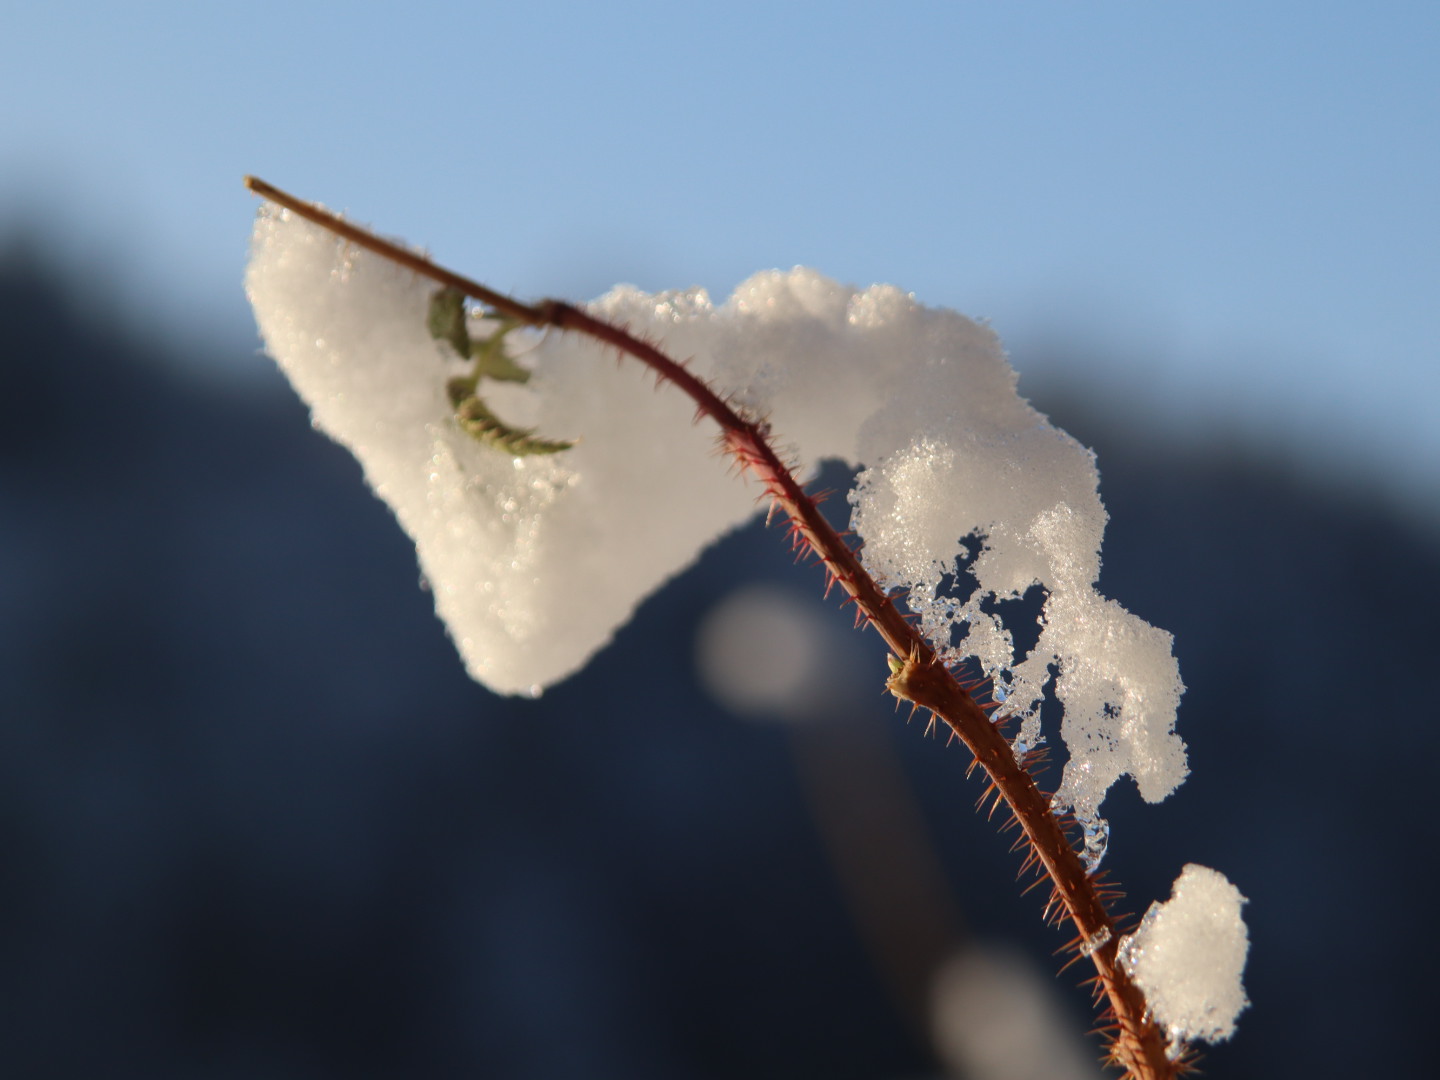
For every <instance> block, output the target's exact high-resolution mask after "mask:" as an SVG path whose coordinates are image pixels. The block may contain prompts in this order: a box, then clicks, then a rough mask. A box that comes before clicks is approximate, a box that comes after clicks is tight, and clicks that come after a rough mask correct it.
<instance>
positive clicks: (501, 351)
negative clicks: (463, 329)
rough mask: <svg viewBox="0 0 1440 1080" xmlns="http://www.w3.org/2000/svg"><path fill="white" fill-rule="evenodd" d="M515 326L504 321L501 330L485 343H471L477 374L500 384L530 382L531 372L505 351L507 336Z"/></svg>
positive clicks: (484, 341)
mask: <svg viewBox="0 0 1440 1080" xmlns="http://www.w3.org/2000/svg"><path fill="white" fill-rule="evenodd" d="M514 326H515V324H514V323H512V322H509V321H503V322H502V323H501V324H500V328H499V329H498V330H496V331H495V333H493V334H491V335H490V336H489V337H488V338H485V339H484V340H483V341H472V342H471V343H470V355H471V356H473V357H474V358H475V374H476V376H477V377H478V376H483V377H485V378H487V379H498V380H499V381H500V382H517V383H523V382H529V381H530V372H528V371H526V370H525V369H524V368H522V367H521V366H520V365H519V364H517V363H515V361H514V360H512V359H511V358H510V355H509V354H508V353H506V351H505V335H506V334H508V333H509V332H510V331H511V330H512V329H513V328H514Z"/></svg>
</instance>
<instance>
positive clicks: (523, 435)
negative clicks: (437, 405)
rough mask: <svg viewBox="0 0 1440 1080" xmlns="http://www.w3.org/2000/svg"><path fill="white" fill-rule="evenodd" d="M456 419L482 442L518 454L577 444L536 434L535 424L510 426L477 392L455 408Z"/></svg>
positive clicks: (543, 451)
mask: <svg viewBox="0 0 1440 1080" xmlns="http://www.w3.org/2000/svg"><path fill="white" fill-rule="evenodd" d="M452 392H453V391H452ZM455 419H456V420H458V421H459V423H460V426H461V427H462V428H464V429H465V430H466V431H468V432H469V433H470V434H471V435H473V436H474V437H475V438H476V439H478V440H480V442H482V443H485V444H486V445H487V446H493V447H495V448H496V449H497V450H503V451H505V452H506V453H507V454H511V455H513V456H515V457H526V456H529V455H531V454H558V453H559V452H560V451H561V450H569V449H570V448H571V447H572V446H574V445H575V443H574V442H565V441H560V440H555V439H539V438H536V437H535V429H534V428H515V427H511V426H510V425H509V424H507V423H505V421H503V420H501V419H500V418H499V417H498V416H496V415H495V414H494V413H493V412H491V411H490V409H489V408H488V407H487V406H486V404H485V403H484V402H483V401H481V400H480V399H479V398H478V397H474V396H471V397H468V398H465V399H464V400H463V401H461V402H460V404H459V405H458V406H457V407H456V409H455Z"/></svg>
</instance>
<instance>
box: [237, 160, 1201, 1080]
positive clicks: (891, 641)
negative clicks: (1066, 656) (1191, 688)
mask: <svg viewBox="0 0 1440 1080" xmlns="http://www.w3.org/2000/svg"><path fill="white" fill-rule="evenodd" d="M245 186H246V187H248V188H249V189H250V190H251V191H253V192H255V193H256V194H257V195H260V196H261V197H262V198H265V199H268V200H269V201H271V202H273V203H276V204H278V205H280V206H283V207H284V208H285V209H287V210H289V211H291V212H292V213H295V214H298V215H299V216H300V217H303V218H305V219H307V220H309V221H311V222H313V223H315V224H317V225H320V226H322V227H323V228H325V229H328V230H329V231H331V232H333V233H335V234H336V235H337V236H340V237H342V238H344V239H345V240H348V241H350V242H351V243H354V244H356V245H358V246H360V247H363V248H366V249H368V250H370V251H373V252H375V253H376V254H378V255H381V256H383V257H384V258H387V259H389V260H391V261H392V262H396V263H399V264H400V265H402V266H404V267H407V268H408V269H410V270H412V271H414V272H415V273H417V274H420V275H423V276H424V277H428V278H430V279H431V280H433V281H436V282H438V283H440V284H442V285H447V286H449V287H451V288H454V289H458V290H459V291H460V292H462V293H464V294H465V295H467V296H469V297H471V298H472V299H474V300H476V301H478V302H479V303H481V304H483V305H485V306H486V307H488V308H491V309H492V310H494V311H496V312H498V313H501V314H503V315H506V316H509V317H510V318H512V319H515V320H516V321H517V322H520V323H524V324H527V325H530V326H538V327H546V326H553V327H556V328H557V329H561V330H571V331H575V332H577V333H580V334H584V335H586V336H587V337H590V338H593V339H595V340H597V341H599V342H602V343H604V344H606V345H609V346H611V347H612V348H615V349H618V350H619V351H620V352H622V353H626V354H628V355H630V356H632V357H634V358H635V359H636V360H639V361H640V362H641V363H642V364H644V365H645V366H647V367H648V368H650V370H651V371H653V372H654V373H655V375H656V376H657V378H658V379H659V380H660V381H662V382H671V383H674V384H675V385H676V386H677V387H678V388H679V389H680V390H681V391H683V392H684V393H685V394H687V395H688V396H689V397H690V398H691V400H693V401H694V402H695V405H696V408H697V416H699V415H703V416H707V417H709V418H710V419H711V420H713V421H714V422H715V423H716V424H718V425H719V427H720V429H721V431H722V432H723V437H724V443H725V446H726V449H728V450H729V451H730V452H731V453H732V454H733V455H734V456H735V457H736V458H737V459H738V460H739V461H740V462H741V463H742V465H744V466H745V467H746V468H748V469H749V470H751V471H752V472H754V473H755V474H756V475H757V476H758V477H759V478H760V480H761V482H762V483H763V484H764V485H765V488H766V491H767V492H768V494H769V495H770V496H771V497H772V498H773V499H774V501H775V502H776V503H777V504H778V505H779V506H780V507H781V508H782V509H783V510H784V511H785V513H786V514H787V515H788V516H789V518H790V521H791V527H792V530H793V532H794V533H795V535H796V536H797V542H799V540H798V538H803V542H804V543H805V544H807V545H808V546H809V548H810V549H811V550H813V551H814V552H815V554H816V555H818V557H819V558H820V560H821V562H822V563H823V564H824V566H825V569H826V572H827V575H828V578H829V580H830V582H831V583H832V584H838V585H839V586H840V587H841V588H842V589H844V590H845V592H846V593H847V594H848V595H849V597H850V600H852V601H853V602H854V603H855V606H856V608H857V611H858V614H857V616H856V618H857V621H859V622H862V623H868V624H869V625H871V626H873V627H874V628H875V629H876V630H877V631H878V632H879V633H880V636H881V637H882V638H884V639H885V644H886V645H888V646H889V647H890V651H891V653H892V654H893V655H894V657H895V658H896V661H897V662H896V664H895V665H894V667H895V668H896V670H895V673H894V674H893V675H892V676H891V678H890V679H889V681H888V682H887V686H888V688H889V689H890V691H891V692H892V693H893V694H894V695H895V696H896V697H897V698H901V699H903V700H906V701H909V702H911V703H912V704H913V705H914V706H916V707H918V708H923V709H926V710H928V711H929V712H931V713H932V714H934V715H935V716H938V717H939V718H940V719H942V720H944V721H945V723H946V724H947V725H948V726H949V728H950V730H951V731H952V732H953V733H954V734H955V736H957V737H958V738H959V739H960V740H961V741H962V742H963V743H964V744H965V745H966V746H967V747H968V748H969V750H970V752H971V753H972V754H973V755H974V757H975V761H976V763H977V764H978V765H979V766H980V767H981V768H983V769H984V770H985V772H986V774H987V775H988V776H989V779H990V784H989V787H987V788H986V793H985V796H982V800H981V801H982V802H983V801H984V799H985V798H986V797H988V796H989V795H990V794H991V793H992V792H993V793H994V795H995V798H996V800H997V801H996V804H995V805H998V803H999V801H1001V800H1003V801H1004V803H1005V804H1006V805H1007V806H1008V807H1009V810H1010V814H1011V820H1012V822H1013V823H1014V824H1017V825H1018V826H1019V828H1020V830H1021V833H1022V834H1023V835H1022V838H1021V839H1020V840H1017V842H1016V846H1017V848H1018V847H1021V846H1027V847H1028V849H1029V853H1028V855H1027V858H1026V860H1025V866H1024V868H1023V869H1032V868H1038V869H1040V870H1043V872H1044V874H1045V875H1046V876H1047V877H1048V878H1049V880H1050V882H1051V886H1052V890H1051V897H1050V902H1049V903H1048V904H1047V905H1046V916H1047V918H1049V919H1051V920H1052V921H1054V920H1059V919H1062V918H1065V917H1068V918H1069V920H1070V921H1071V923H1073V924H1074V927H1075V929H1076V931H1077V932H1078V933H1077V936H1076V937H1075V939H1074V940H1073V941H1072V942H1071V943H1070V945H1069V946H1068V948H1069V949H1070V950H1071V951H1072V952H1074V953H1075V956H1076V958H1077V959H1078V958H1079V957H1081V956H1085V955H1088V956H1089V957H1090V960H1091V962H1092V963H1093V964H1094V966H1095V971H1096V978H1095V979H1094V980H1093V982H1094V984H1095V986H1096V997H1097V1001H1098V1000H1099V999H1100V998H1101V997H1102V996H1103V997H1104V998H1105V999H1108V1005H1109V1009H1108V1012H1109V1014H1110V1021H1111V1023H1110V1025H1109V1028H1108V1035H1109V1038H1110V1046H1109V1051H1110V1057H1111V1059H1112V1061H1113V1062H1114V1063H1115V1064H1117V1065H1120V1066H1122V1067H1123V1068H1124V1069H1125V1070H1126V1071H1127V1072H1128V1073H1129V1074H1130V1075H1131V1076H1133V1077H1135V1078H1136V1080H1169V1078H1172V1077H1174V1076H1176V1075H1177V1072H1179V1071H1180V1070H1181V1069H1182V1068H1184V1065H1183V1064H1181V1063H1177V1062H1175V1061H1171V1060H1170V1059H1169V1057H1168V1056H1167V1053H1166V1039H1165V1035H1164V1033H1163V1032H1162V1031H1161V1030H1160V1028H1159V1027H1158V1026H1157V1025H1156V1024H1155V1022H1154V1020H1153V1019H1151V1018H1150V1017H1149V1016H1148V1015H1147V1012H1146V1004H1145V995H1144V993H1143V992H1142V991H1141V989H1140V988H1139V987H1138V986H1137V985H1136V984H1135V982H1134V981H1133V980H1132V979H1131V978H1130V976H1129V974H1128V973H1127V972H1126V971H1125V969H1124V967H1123V966H1121V964H1120V963H1119V961H1118V959H1117V955H1116V954H1117V949H1118V947H1119V940H1118V932H1117V928H1116V925H1115V921H1114V919H1113V918H1112V916H1111V915H1110V913H1109V911H1108V910H1107V907H1106V900H1107V899H1108V898H1112V897H1114V896H1116V895H1118V894H1117V893H1116V892H1115V891H1114V890H1113V889H1110V888H1106V887H1104V886H1102V885H1101V883H1100V881H1099V880H1098V879H1097V878H1093V877H1091V876H1090V875H1088V874H1087V873H1086V871H1085V868H1084V866H1083V864H1082V863H1081V861H1080V857H1079V855H1077V854H1076V852H1075V849H1074V847H1073V846H1072V845H1071V843H1070V841H1069V840H1068V839H1067V838H1066V835H1065V831H1064V828H1063V826H1062V823H1061V821H1060V820H1059V819H1058V818H1057V817H1056V816H1055V814H1053V813H1052V812H1051V809H1050V798H1049V796H1048V795H1046V794H1045V793H1044V792H1042V791H1041V790H1040V789H1039V787H1037V786H1036V783H1035V780H1034V778H1033V777H1032V776H1031V775H1030V773H1029V772H1028V771H1027V770H1026V769H1025V767H1024V766H1023V764H1022V763H1020V762H1018V761H1017V760H1016V758H1015V754H1014V752H1013V750H1012V749H1011V746H1010V743H1009V742H1008V741H1007V740H1006V739H1005V737H1004V736H1003V735H1002V734H1001V732H1000V730H999V726H998V725H997V724H996V723H995V722H993V721H992V719H991V718H990V716H989V715H987V713H986V711H985V709H984V708H983V707H982V706H981V705H980V704H979V703H978V702H977V701H976V700H975V698H974V697H973V696H971V694H970V692H969V691H968V690H967V689H966V688H965V687H964V686H962V685H961V683H960V682H959V681H958V680H957V679H956V677H955V675H954V673H953V672H951V671H950V670H949V669H948V668H947V667H946V666H945V665H944V664H943V663H942V662H941V661H940V660H939V658H938V657H937V656H936V654H935V651H934V649H932V648H931V646H930V644H929V642H928V641H926V640H925V637H924V635H922V634H921V633H920V632H919V631H918V630H917V629H916V628H915V627H914V626H913V625H912V624H911V623H910V622H909V621H908V620H907V619H906V618H905V616H904V615H902V614H901V613H900V611H899V609H898V608H896V606H895V604H894V603H893V602H892V601H891V599H890V597H889V596H888V595H887V594H886V593H885V592H884V591H882V590H881V589H880V587H879V586H878V585H877V584H876V583H875V581H874V579H873V578H872V577H871V576H870V575H869V573H868V572H867V571H866V570H865V569H864V567H863V566H861V564H860V560H859V558H858V557H857V556H856V553H855V551H854V550H853V549H852V548H851V547H850V545H849V544H847V543H846V542H845V540H844V538H842V537H841V536H840V534H839V533H837V532H836V531H835V529H834V527H833V526H831V525H830V523H829V522H828V521H827V520H826V519H825V517H824V516H823V515H822V514H821V513H820V509H819V505H818V503H817V501H816V500H815V499H814V498H812V497H811V496H810V495H807V494H806V493H805V491H804V489H803V488H802V487H801V486H800V484H799V482H798V481H797V480H796V479H795V476H794V473H793V471H792V469H791V468H790V466H789V465H787V464H786V463H785V462H784V461H782V460H781V458H780V456H779V455H778V453H777V452H776V451H775V449H774V447H773V446H772V445H771V441H770V431H769V427H768V425H767V424H765V423H764V422H763V421H759V420H752V419H748V418H746V417H744V416H742V415H741V414H740V413H739V412H737V411H736V410H735V409H734V408H733V407H731V406H730V405H729V404H728V403H726V402H725V401H724V400H723V399H722V398H721V397H719V396H718V395H717V394H716V393H715V392H714V391H713V390H712V389H711V388H710V387H709V385H708V384H706V383H705V381H704V380H702V379H700V378H698V377H696V376H695V375H693V374H691V373H690V371H688V370H687V369H686V368H685V366H684V365H683V364H681V363H679V362H677V361H675V360H673V359H671V358H670V357H668V356H666V355H665V354H664V353H663V352H661V351H660V350H659V349H657V348H656V347H655V346H653V345H651V344H649V343H648V342H645V341H642V340H640V339H639V338H637V337H635V336H633V335H632V334H630V333H629V332H628V331H626V330H625V329H624V328H623V327H619V326H614V325H612V324H610V323H607V322H604V321H603V320H601V319H597V318H595V317H593V316H591V315H588V314H586V313H585V312H583V311H581V310H579V309H578V308H575V307H572V306H571V305H569V304H566V303H562V302H560V301H558V300H546V301H542V302H541V303H539V304H537V305H533V306H532V305H530V304H525V303H521V302H520V301H518V300H515V299H514V298H512V297H509V296H506V295H504V294H503V293H498V292H495V291H494V290H492V289H488V288H486V287H485V286H483V285H480V284H479V283H477V282H474V281H471V280H470V279H469V278H466V277H462V276H461V275H459V274H456V273H454V272H453V271H450V270H447V269H445V268H443V267H441V266H437V265H436V264H435V263H432V262H431V261H430V260H428V259H426V258H424V257H423V256H420V255H417V254H415V253H414V252H412V251H407V250H406V249H405V248H402V247H400V246H398V245H396V244H393V243H391V242H390V241H388V240H384V239H381V238H380V237H378V236H376V235H375V234H373V233H370V232H367V231H366V230H364V229H361V228H357V227H356V226H354V225H352V224H350V223H348V222H346V221H344V220H343V219H341V218H339V217H337V216H335V215H334V214H331V213H329V212H328V211H326V210H322V209H320V208H319V207H317V206H315V205H313V204H311V203H307V202H304V201H302V200H300V199H297V198H295V197H294V196H293V195H290V194H287V193H286V192H284V191H281V190H280V189H278V188H275V187H272V186H271V185H270V184H267V183H265V182H264V181H263V180H260V179H257V178H256V177H253V176H247V177H246V178H245ZM992 809H993V807H992ZM1023 869H1022V873H1023ZM1067 966H1068V965H1067Z"/></svg>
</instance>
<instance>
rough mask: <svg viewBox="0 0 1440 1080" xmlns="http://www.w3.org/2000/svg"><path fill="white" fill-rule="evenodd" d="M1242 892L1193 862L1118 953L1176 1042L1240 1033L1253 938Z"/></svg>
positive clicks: (1216, 1039)
mask: <svg viewBox="0 0 1440 1080" xmlns="http://www.w3.org/2000/svg"><path fill="white" fill-rule="evenodd" d="M1245 902H1246V900H1245V897H1243V896H1241V895H1240V890H1239V889H1237V888H1235V886H1234V885H1231V884H1230V882H1229V881H1228V880H1226V878H1225V875H1224V874H1222V873H1220V872H1219V871H1218V870H1211V869H1209V868H1208V867H1204V866H1200V865H1198V864H1196V863H1189V864H1188V865H1186V867H1185V869H1184V870H1182V871H1181V872H1180V876H1179V877H1178V878H1177V879H1176V880H1175V886H1174V889H1173V890H1172V892H1171V894H1170V899H1169V900H1167V901H1166V902H1165V903H1163V904H1162V903H1159V902H1156V903H1153V904H1151V905H1150V910H1149V911H1147V912H1146V913H1145V918H1144V919H1142V920H1141V921H1140V926H1139V928H1138V929H1136V931H1135V933H1133V934H1129V935H1126V936H1125V937H1123V938H1121V939H1120V950H1119V957H1120V962H1121V963H1122V964H1123V965H1125V968H1126V970H1127V971H1129V973H1130V976H1131V978H1133V979H1134V980H1135V982H1136V983H1138V984H1139V986H1140V988H1141V989H1142V990H1144V991H1145V1000H1146V1001H1147V1002H1149V1004H1150V1008H1151V1009H1152V1010H1153V1011H1154V1013H1155V1019H1156V1020H1157V1021H1159V1023H1160V1024H1161V1026H1163V1027H1164V1028H1165V1029H1166V1031H1167V1033H1168V1034H1169V1036H1170V1040H1171V1042H1172V1043H1174V1044H1176V1045H1178V1044H1179V1043H1181V1042H1190V1041H1193V1040H1195V1039H1204V1040H1205V1041H1206V1042H1212V1043H1213V1042H1220V1041H1221V1040H1224V1039H1228V1038H1230V1036H1231V1035H1233V1034H1235V1019H1236V1017H1238V1016H1239V1015H1240V1012H1241V1010H1243V1009H1244V1008H1245V1007H1246V1006H1247V1005H1249V1004H1250V1002H1249V1000H1248V999H1247V998H1246V997H1245V987H1244V985H1243V984H1242V982H1241V976H1242V975H1243V973H1244V971H1245V956H1246V954H1247V953H1248V952H1249V951H1250V937H1249V934H1248V933H1247V932H1246V930H1245V921H1244V919H1243V918H1242V917H1241V915H1240V907H1241V905H1242V904H1244V903H1245Z"/></svg>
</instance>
